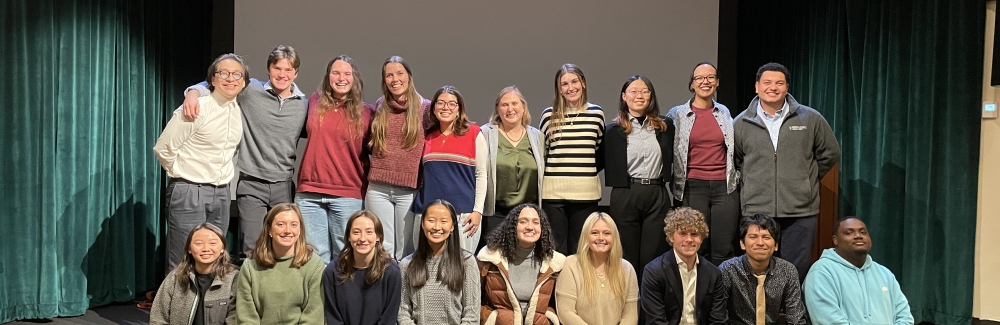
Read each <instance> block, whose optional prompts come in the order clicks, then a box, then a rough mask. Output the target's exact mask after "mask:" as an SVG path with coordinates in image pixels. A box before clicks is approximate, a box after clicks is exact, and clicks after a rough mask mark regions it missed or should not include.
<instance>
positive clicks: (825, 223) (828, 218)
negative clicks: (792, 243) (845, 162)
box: [812, 164, 840, 262]
mask: <svg viewBox="0 0 1000 325" xmlns="http://www.w3.org/2000/svg"><path fill="white" fill-rule="evenodd" d="M838 184H840V164H836V165H834V166H833V169H830V172H829V173H826V176H824V177H823V179H822V180H820V182H819V217H818V218H817V225H816V242H815V243H814V244H813V253H812V260H813V262H815V261H816V260H818V259H819V256H820V254H822V253H823V250H824V249H827V248H830V247H833V239H832V236H833V235H832V234H833V223H834V222H836V221H837V205H838V203H839V199H840V187H839V186H838Z"/></svg>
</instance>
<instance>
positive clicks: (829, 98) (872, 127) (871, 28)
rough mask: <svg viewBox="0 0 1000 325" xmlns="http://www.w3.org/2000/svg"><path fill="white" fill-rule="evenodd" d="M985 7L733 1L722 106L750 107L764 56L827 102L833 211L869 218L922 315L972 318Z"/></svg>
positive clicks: (795, 88) (876, 250)
mask: <svg viewBox="0 0 1000 325" xmlns="http://www.w3.org/2000/svg"><path fill="white" fill-rule="evenodd" d="M985 7H986V5H985V3H984V2H983V1H949V0H928V1H907V0H889V1H740V2H739V10H738V11H739V12H738V21H739V23H738V34H739V37H738V53H739V58H738V70H739V73H738V77H737V80H736V82H735V84H734V85H733V86H735V87H738V88H739V96H738V97H739V101H740V102H739V103H733V104H732V105H733V106H730V107H737V109H736V110H734V114H736V113H738V112H740V111H742V110H743V109H746V107H747V105H748V103H749V102H750V99H752V98H753V97H754V96H755V94H754V88H753V84H754V80H755V76H756V71H757V68H759V67H760V66H761V65H762V64H764V63H767V62H771V61H773V62H779V63H782V64H784V65H786V66H787V67H788V68H789V69H790V70H791V80H790V90H789V93H791V94H792V95H793V96H795V98H796V99H798V100H799V102H802V103H804V104H806V105H809V106H812V107H815V108H816V109H818V110H819V111H820V112H822V113H823V115H824V116H825V117H826V119H827V120H828V121H829V122H830V125H831V126H832V127H833V129H834V132H835V133H836V135H837V139H838V140H840V144H841V147H842V148H843V158H842V159H841V162H840V173H841V174H840V214H841V215H842V216H846V215H856V216H859V217H860V218H862V219H863V220H865V222H866V223H867V224H868V226H869V229H870V231H871V234H872V242H873V245H874V247H873V249H872V252H871V255H872V257H873V258H874V259H875V260H876V261H877V262H879V263H881V264H883V265H885V266H886V267H888V268H889V269H890V270H892V271H893V273H894V274H895V275H896V277H897V278H898V279H899V281H900V284H901V286H902V289H903V292H904V293H905V294H906V296H907V298H908V299H909V301H910V307H911V309H912V311H913V316H914V317H915V318H916V320H917V322H918V323H919V322H921V321H926V322H932V323H935V324H969V323H970V322H971V319H972V290H973V265H974V256H973V252H974V250H975V249H974V245H975V244H974V241H973V238H975V228H976V193H977V192H976V191H977V181H978V163H979V128H980V121H979V111H978V107H979V103H980V96H979V89H981V88H982V86H981V82H982V67H983V39H984V29H985V25H984V21H985V19H986V18H985V10H986V9H985ZM726 104H729V103H726ZM820 236H823V237H826V236H829V235H828V234H820ZM827 238H829V237H827Z"/></svg>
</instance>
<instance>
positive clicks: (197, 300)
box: [149, 222, 239, 325]
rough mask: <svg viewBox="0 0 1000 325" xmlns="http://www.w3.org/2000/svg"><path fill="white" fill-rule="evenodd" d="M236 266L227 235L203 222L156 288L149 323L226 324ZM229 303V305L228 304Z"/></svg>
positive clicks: (229, 311)
mask: <svg viewBox="0 0 1000 325" xmlns="http://www.w3.org/2000/svg"><path fill="white" fill-rule="evenodd" d="M237 274H239V272H238V270H237V269H236V266H235V265H233V264H232V263H230V262H229V253H228V252H227V250H226V235H225V233H224V232H222V230H221V229H219V227H216V226H215V225H213V224H211V223H208V222H205V223H202V224H200V225H198V226H197V227H194V230H191V233H190V234H188V238H187V254H185V255H184V259H182V260H181V262H180V264H177V268H176V269H174V270H173V271H170V274H167V277H166V278H165V279H164V280H163V284H162V285H160V290H158V291H157V292H156V299H154V300H153V309H152V310H150V311H149V323H150V324H206V325H216V324H218V325H221V324H225V322H226V317H227V316H229V314H230V313H232V312H234V308H230V307H232V304H231V303H232V300H233V299H235V298H236V296H235V295H236V286H235V284H236V282H235V279H236V275H237ZM227 305H229V306H227Z"/></svg>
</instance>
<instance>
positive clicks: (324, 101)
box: [316, 55, 365, 139]
mask: <svg viewBox="0 0 1000 325" xmlns="http://www.w3.org/2000/svg"><path fill="white" fill-rule="evenodd" d="M337 61H344V62H346V63H347V64H349V65H351V74H352V75H353V77H354V82H353V83H352V84H351V89H350V90H348V91H347V96H345V97H344V111H346V112H347V117H348V118H350V124H351V129H350V130H349V132H350V134H351V137H352V138H355V139H356V138H357V137H359V136H361V135H362V134H364V132H362V131H363V130H361V112H362V110H363V109H365V101H364V93H363V91H364V87H365V83H364V81H362V80H361V73H360V72H358V66H357V65H356V64H354V59H351V57H349V56H346V55H338V56H337V57H335V58H333V60H330V64H327V65H326V75H325V76H323V82H321V83H320V85H319V89H318V90H317V91H318V92H319V107H317V108H316V116H317V117H318V118H317V123H319V124H320V125H322V124H323V120H324V119H325V117H326V113H327V112H329V111H330V110H331V109H333V108H334V107H335V106H337V99H336V98H334V97H333V96H334V93H333V87H332V86H330V71H331V70H333V64H334V63H336V62H337Z"/></svg>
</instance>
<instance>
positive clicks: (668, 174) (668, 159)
mask: <svg viewBox="0 0 1000 325" xmlns="http://www.w3.org/2000/svg"><path fill="white" fill-rule="evenodd" d="M660 118H661V119H663V122H664V123H667V130H666V131H663V132H660V131H656V141H658V142H659V143H660V154H661V155H662V156H663V170H662V171H661V172H660V178H662V179H663V184H664V186H668V187H669V186H670V184H671V183H672V182H673V181H674V169H673V168H672V167H671V164H672V163H673V162H674V121H673V120H671V119H670V118H668V117H666V116H660ZM602 146H603V147H604V150H603V151H604V157H603V158H604V186H607V187H631V186H632V183H631V182H630V181H629V175H628V135H627V134H625V129H624V128H622V127H621V125H618V123H617V122H612V123H611V124H608V126H607V129H606V130H605V131H604V141H603V142H602Z"/></svg>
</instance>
